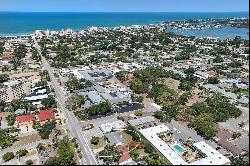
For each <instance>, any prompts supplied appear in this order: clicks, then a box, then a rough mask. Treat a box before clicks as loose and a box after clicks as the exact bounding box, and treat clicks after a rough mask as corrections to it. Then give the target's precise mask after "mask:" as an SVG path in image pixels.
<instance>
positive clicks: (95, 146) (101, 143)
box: [90, 136, 107, 149]
mask: <svg viewBox="0 0 250 166" xmlns="http://www.w3.org/2000/svg"><path fill="white" fill-rule="evenodd" d="M106 144H107V142H106V139H105V137H104V136H102V137H100V141H99V143H98V144H97V145H93V144H90V147H91V148H92V149H100V148H103V147H105V146H106Z"/></svg>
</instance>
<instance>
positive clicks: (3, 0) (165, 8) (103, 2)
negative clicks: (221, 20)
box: [0, 0, 249, 12]
mask: <svg viewBox="0 0 250 166" xmlns="http://www.w3.org/2000/svg"><path fill="white" fill-rule="evenodd" d="M248 5H249V1H248V0H0V11H15V12H237V11H249V9H248Z"/></svg>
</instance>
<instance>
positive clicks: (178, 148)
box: [174, 145, 186, 153]
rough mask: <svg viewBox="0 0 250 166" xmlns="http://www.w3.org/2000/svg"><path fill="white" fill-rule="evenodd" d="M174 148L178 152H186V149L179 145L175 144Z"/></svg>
mask: <svg viewBox="0 0 250 166" xmlns="http://www.w3.org/2000/svg"><path fill="white" fill-rule="evenodd" d="M174 148H175V149H176V150H177V151H178V152H180V153H184V152H186V150H185V149H183V148H182V147H181V146H179V145H175V146H174Z"/></svg>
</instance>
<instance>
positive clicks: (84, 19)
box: [0, 12, 248, 36]
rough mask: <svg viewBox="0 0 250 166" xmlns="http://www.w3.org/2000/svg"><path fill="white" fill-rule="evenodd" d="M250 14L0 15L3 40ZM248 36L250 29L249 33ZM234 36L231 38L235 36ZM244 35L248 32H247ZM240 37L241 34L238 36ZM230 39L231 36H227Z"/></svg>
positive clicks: (6, 13) (2, 13) (0, 31)
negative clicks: (48, 32) (43, 33)
mask: <svg viewBox="0 0 250 166" xmlns="http://www.w3.org/2000/svg"><path fill="white" fill-rule="evenodd" d="M247 16H248V12H232V13H223V12H220V13H206V12H202V13H172V12H171V13H19V12H0V36H14V35H28V34H31V33H33V32H34V31H35V30H37V29H49V30H61V29H63V28H64V29H65V28H71V29H74V30H81V29H86V28H89V27H91V26H97V27H116V26H130V25H144V24H151V23H159V22H163V21H171V20H187V19H209V18H233V17H247ZM245 31H246V33H247V31H248V29H245ZM234 33H235V31H234V32H233V34H231V35H229V36H234ZM243 33H244V32H243ZM235 34H238V33H235ZM225 36H227V35H225Z"/></svg>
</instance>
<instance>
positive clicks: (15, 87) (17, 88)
mask: <svg viewBox="0 0 250 166" xmlns="http://www.w3.org/2000/svg"><path fill="white" fill-rule="evenodd" d="M30 91H31V83H30V82H29V81H22V80H15V81H11V82H6V83H4V86H3V87H2V88H1V89H0V100H2V101H5V102H11V101H12V100H13V99H17V98H20V97H22V96H24V95H27V94H29V93H30Z"/></svg>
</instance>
